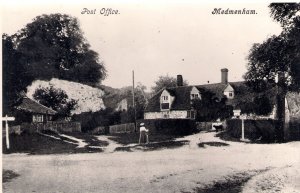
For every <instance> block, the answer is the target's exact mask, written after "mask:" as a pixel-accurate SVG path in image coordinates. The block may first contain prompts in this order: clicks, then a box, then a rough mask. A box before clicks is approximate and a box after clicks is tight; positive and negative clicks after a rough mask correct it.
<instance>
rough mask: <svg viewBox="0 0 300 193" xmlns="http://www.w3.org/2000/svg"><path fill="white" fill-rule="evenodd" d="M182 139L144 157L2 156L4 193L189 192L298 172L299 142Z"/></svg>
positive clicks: (132, 154) (134, 154)
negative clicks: (244, 177) (252, 176)
mask: <svg viewBox="0 0 300 193" xmlns="http://www.w3.org/2000/svg"><path fill="white" fill-rule="evenodd" d="M185 139H188V140H190V141H191V143H190V144H191V145H186V146H183V147H181V148H177V149H166V150H160V151H149V152H142V151H136V152H114V153H109V154H107V153H92V154H87V153H86V154H70V155H21V154H11V155H4V156H3V169H6V170H12V171H14V172H16V173H17V174H19V175H20V176H19V177H17V178H15V179H13V180H12V181H11V182H7V183H4V186H3V187H4V192H20V193H21V192H22V193H24V192H43V193H48V192H49V193H50V192H64V193H67V192H78V193H79V192H80V193H81V192H91V193H92V192H105V193H106V192H194V190H195V188H196V187H203V186H205V185H207V184H211V183H213V182H214V181H217V180H221V179H224V177H225V176H229V175H234V174H236V173H239V172H248V171H254V170H264V169H266V168H269V169H276V168H284V167H297V168H298V167H300V166H299V164H298V165H297V163H299V162H300V142H291V143H286V144H244V143H235V142H225V143H228V144H229V146H221V147H211V146H204V148H198V147H197V146H196V145H195V144H197V143H198V142H206V141H221V140H220V139H218V138H215V137H214V133H200V134H196V135H193V136H188V137H186V138H185ZM250 184H251V183H250ZM252 184H255V183H252ZM279 191H280V190H279Z"/></svg>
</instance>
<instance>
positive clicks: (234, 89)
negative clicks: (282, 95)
mask: <svg viewBox="0 0 300 193" xmlns="http://www.w3.org/2000/svg"><path fill="white" fill-rule="evenodd" d="M206 91H208V92H210V93H213V96H212V97H213V100H215V101H218V102H220V101H221V100H222V99H224V98H225V99H226V105H229V106H231V107H232V108H233V109H241V110H242V113H244V115H246V116H248V117H251V118H271V119H274V118H275V117H276V93H277V88H276V86H275V85H270V86H269V87H268V88H267V89H266V90H264V91H262V92H261V93H257V92H254V91H253V90H252V89H251V88H250V87H249V86H248V85H247V84H246V82H245V81H240V82H229V81H228V69H226V68H225V69H221V82H220V83H215V84H205V85H195V86H182V76H181V75H178V76H177V87H171V88H164V89H162V90H161V91H159V92H158V93H156V94H155V95H154V96H153V97H152V98H151V99H150V100H149V102H148V105H147V107H146V109H145V113H144V118H145V119H164V118H170V119H175V118H179V119H194V118H195V115H196V112H195V110H194V109H193V105H192V104H193V100H194V99H199V100H201V99H202V94H203V92H206ZM295 94H296V95H297V93H294V94H291V93H288V94H287V96H286V104H287V105H286V107H287V109H288V110H287V112H286V115H287V116H289V115H288V112H289V111H291V110H289V109H290V108H291V107H290V104H291V103H292V102H290V101H291V97H290V96H294V95H295ZM297 96H299V93H298V95H297ZM265 98H267V103H269V106H270V108H271V111H270V113H268V114H267V115H264V116H261V115H255V114H253V113H249V112H251V109H252V108H253V106H254V105H253V104H255V102H257V101H258V102H260V100H261V101H262V100H264V99H265ZM294 98H296V97H294ZM294 101H295V99H294ZM294 103H295V102H294ZM294 106H295V105H294ZM259 108H260V107H259ZM261 108H265V107H264V106H262V107H261ZM297 109H298V110H293V112H294V114H295V111H297V112H299V114H300V105H299V107H297Z"/></svg>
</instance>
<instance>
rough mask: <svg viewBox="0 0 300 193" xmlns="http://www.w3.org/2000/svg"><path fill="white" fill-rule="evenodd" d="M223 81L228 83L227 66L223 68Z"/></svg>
mask: <svg viewBox="0 0 300 193" xmlns="http://www.w3.org/2000/svg"><path fill="white" fill-rule="evenodd" d="M221 83H223V84H227V83H228V69H227V68H222V69H221Z"/></svg>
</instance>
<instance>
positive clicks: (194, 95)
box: [191, 94, 199, 99]
mask: <svg viewBox="0 0 300 193" xmlns="http://www.w3.org/2000/svg"><path fill="white" fill-rule="evenodd" d="M191 99H199V94H191Z"/></svg>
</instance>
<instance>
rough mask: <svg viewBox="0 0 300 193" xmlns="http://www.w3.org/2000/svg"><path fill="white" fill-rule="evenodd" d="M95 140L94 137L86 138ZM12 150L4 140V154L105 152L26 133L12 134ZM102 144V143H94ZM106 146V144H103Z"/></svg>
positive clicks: (37, 134)
mask: <svg viewBox="0 0 300 193" xmlns="http://www.w3.org/2000/svg"><path fill="white" fill-rule="evenodd" d="M85 137H86V138H90V139H89V140H92V139H94V138H93V137H94V136H90V137H88V136H85ZM9 138H10V148H9V149H7V148H6V141H5V138H3V139H2V145H3V153H4V154H10V153H28V154H32V155H42V154H72V153H95V152H103V150H102V149H101V148H91V147H89V145H88V146H86V147H83V148H77V145H76V144H71V143H67V142H64V141H63V140H58V139H53V138H50V137H47V136H43V135H41V134H39V133H26V132H23V133H22V134H21V135H17V134H11V135H10V136H9ZM94 143H97V144H99V143H101V144H102V142H94ZM103 144H104V143H103Z"/></svg>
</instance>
